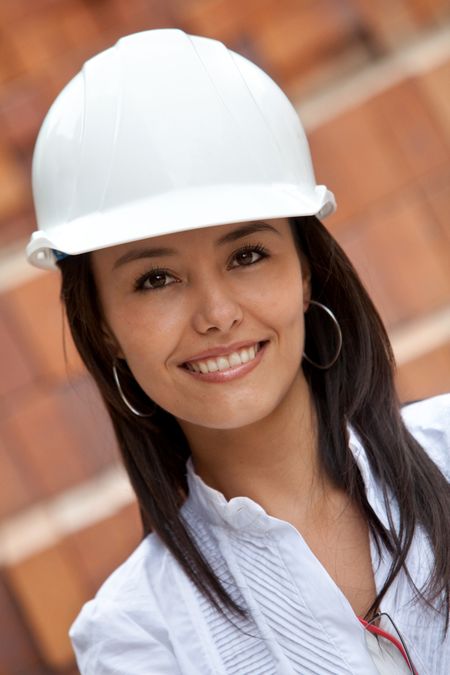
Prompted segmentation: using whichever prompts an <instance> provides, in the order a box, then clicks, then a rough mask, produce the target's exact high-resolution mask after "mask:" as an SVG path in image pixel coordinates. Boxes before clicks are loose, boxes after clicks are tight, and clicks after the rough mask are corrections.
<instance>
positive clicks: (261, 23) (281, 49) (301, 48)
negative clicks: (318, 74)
mask: <svg viewBox="0 0 450 675" xmlns="http://www.w3.org/2000/svg"><path fill="white" fill-rule="evenodd" d="M272 5H274V3H272ZM249 28H250V30H251V35H252V39H253V42H254V44H255V48H256V50H257V51H258V52H259V53H260V54H261V55H262V56H263V58H264V61H265V62H266V63H268V64H270V67H271V70H272V72H274V73H275V75H278V76H281V75H283V74H286V73H289V74H291V75H294V74H295V73H296V71H299V70H303V69H304V68H305V67H308V66H311V65H313V64H314V65H315V66H317V61H318V60H320V59H329V58H330V54H332V53H333V51H339V50H343V49H345V48H346V46H347V44H348V42H349V41H352V40H353V39H356V31H357V29H358V24H357V16H356V14H355V13H354V12H352V11H351V7H350V6H349V3H348V2H344V3H341V4H339V5H338V4H336V3H335V2H334V1H332V0H318V1H316V2H314V3H302V2H300V3H299V2H297V0H290V1H286V2H284V3H276V9H275V8H274V7H273V6H271V7H270V11H266V12H265V13H264V18H263V17H262V16H261V13H260V12H259V11H258V14H257V15H256V17H255V21H253V22H252V23H251V26H250V27H249ZM299 35H301V39H299Z"/></svg>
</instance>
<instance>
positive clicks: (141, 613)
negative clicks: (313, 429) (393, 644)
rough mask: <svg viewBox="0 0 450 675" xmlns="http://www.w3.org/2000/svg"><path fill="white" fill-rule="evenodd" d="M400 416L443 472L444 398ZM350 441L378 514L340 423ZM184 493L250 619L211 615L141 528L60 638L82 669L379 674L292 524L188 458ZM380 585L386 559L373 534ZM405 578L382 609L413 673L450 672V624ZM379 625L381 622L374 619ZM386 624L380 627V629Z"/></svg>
mask: <svg viewBox="0 0 450 675" xmlns="http://www.w3.org/2000/svg"><path fill="white" fill-rule="evenodd" d="M402 414H403V417H404V419H405V421H406V424H407V426H408V428H409V429H410V431H411V432H412V433H413V434H414V435H415V437H416V438H417V440H418V441H419V442H420V443H421V444H422V446H423V447H424V448H425V450H426V451H427V452H428V454H429V455H430V457H431V458H432V459H433V461H434V462H435V463H436V464H437V465H438V466H439V467H440V469H441V470H442V471H443V473H444V474H445V475H446V477H447V480H449V478H450V394H445V395H442V396H437V397H434V398H432V399H427V400H425V401H421V402H418V403H414V404H412V405H410V406H407V407H406V408H404V410H403V413H402ZM350 448H351V450H352V452H353V455H354V457H355V460H356V462H357V464H358V466H359V469H360V471H361V475H362V478H363V480H364V484H365V487H366V494H367V498H368V501H369V503H370V505H371V506H372V508H373V509H374V511H375V513H376V514H377V516H378V517H379V518H380V520H381V521H382V522H383V523H384V524H385V525H387V517H386V512H385V508H384V503H383V497H382V492H381V489H380V487H379V486H378V485H377V481H376V479H375V477H374V476H373V474H372V471H371V469H370V466H369V463H368V461H367V458H366V454H365V452H364V449H363V447H362V445H361V443H360V442H359V440H358V438H357V437H356V435H355V434H354V433H353V432H352V431H351V430H350ZM187 477H188V484H189V498H188V499H187V501H186V502H185V504H184V505H183V507H182V510H181V511H182V515H183V517H184V518H185V520H186V521H187V523H188V524H189V526H190V528H191V529H192V532H193V535H194V536H195V538H196V540H197V543H198V545H199V546H200V549H201V551H202V553H203V554H204V555H205V556H206V558H207V560H208V561H209V563H210V564H211V565H212V567H213V569H214V571H215V573H216V574H217V575H219V577H220V579H221V581H222V582H223V583H224V584H225V586H226V587H227V589H228V590H229V591H230V592H231V595H232V596H233V597H234V598H235V599H236V600H237V601H238V602H240V603H241V604H245V606H246V607H247V608H248V609H249V612H250V613H249V618H248V619H245V620H244V619H237V618H235V617H233V618H232V622H233V623H232V622H230V621H229V620H227V619H226V618H225V617H223V616H222V615H220V614H219V613H218V612H217V611H216V610H215V609H214V608H213V607H212V606H211V605H210V603H209V602H208V601H207V600H206V599H205V598H204V597H203V596H202V595H201V594H200V593H199V591H198V590H197V589H196V587H195V586H194V584H193V583H192V582H191V581H190V580H189V579H188V577H187V575H186V574H185V573H184V571H183V570H182V568H181V567H180V565H179V564H178V563H177V562H176V561H175V560H174V558H173V556H172V555H171V553H170V552H169V551H168V550H167V548H166V547H165V546H164V545H163V544H162V542H161V541H160V539H159V537H158V536H157V535H156V534H150V535H148V536H147V537H146V538H145V539H144V540H143V541H142V542H141V544H140V545H139V546H138V547H137V548H136V550H135V551H134V552H133V553H132V554H131V556H130V557H129V558H128V559H127V560H126V561H125V562H124V563H123V564H122V565H121V566H120V567H119V568H118V569H117V570H116V571H115V572H114V573H113V574H112V575H111V576H110V577H109V578H108V579H107V580H106V582H105V583H104V584H103V586H102V587H101V588H100V590H99V591H98V593H97V595H96V596H95V598H94V599H93V600H91V601H89V602H88V603H86V604H85V605H84V607H83V608H82V610H81V612H80V614H79V615H78V617H77V619H76V621H75V622H74V623H73V625H72V627H71V629H70V632H69V635H70V638H71V640H72V644H73V647H74V650H75V653H76V656H77V662H78V666H79V669H80V672H81V674H82V675H153V674H154V675H168V674H170V675H176V674H180V675H294V674H301V675H344V674H345V675H349V674H352V675H379V673H380V670H379V666H377V665H375V661H374V659H373V658H372V656H371V649H370V648H368V646H367V645H368V643H367V642H366V632H365V630H364V629H363V627H362V625H361V623H360V622H359V620H358V618H357V617H356V616H355V614H354V612H353V610H352V608H351V606H350V604H349V602H348V600H347V599H346V597H345V596H344V594H343V593H342V591H341V590H340V589H339V587H338V586H337V585H336V583H335V582H334V581H333V579H332V578H331V577H330V575H329V574H328V573H327V571H326V570H325V568H324V567H323V566H322V565H321V563H320V562H319V560H318V559H317V558H316V557H315V555H314V554H313V553H312V551H311V550H310V549H309V547H308V545H307V544H306V542H305V541H304V539H303V538H302V536H301V535H300V533H299V532H298V531H297V530H296V529H295V527H293V526H292V525H291V524H290V523H288V522H286V521H283V520H280V519H277V518H274V517H272V516H269V515H268V514H267V513H266V512H265V511H264V509H263V508H262V507H261V506H260V505H259V504H257V503H256V502H254V501H253V500H251V499H249V498H248V497H234V498H233V499H231V500H229V501H227V500H226V499H225V497H224V496H223V495H222V493H220V492H218V491H217V490H214V489H213V488H211V487H209V486H207V485H206V484H205V483H204V482H203V481H202V480H201V478H200V477H199V476H198V475H196V474H195V472H194V470H193V466H192V462H191V461H190V460H189V461H188V463H187ZM371 553H372V562H373V569H374V575H375V583H376V586H377V589H378V590H379V589H380V588H381V587H382V585H383V582H384V580H385V578H386V575H387V572H388V570H389V564H390V560H389V556H388V554H387V552H386V551H384V552H383V551H382V554H381V556H379V555H378V554H377V550H376V547H375V545H374V542H373V541H371ZM431 561H432V557H431V553H430V549H429V546H428V544H427V541H426V537H425V536H424V535H423V533H422V532H421V530H420V528H419V529H418V530H417V532H416V534H415V537H414V542H413V545H412V547H411V550H410V552H409V555H408V559H407V562H408V569H409V572H410V574H411V576H412V578H413V579H414V581H415V583H416V584H417V585H418V586H419V587H420V585H421V583H423V582H425V581H426V579H427V577H428V574H429V571H430V566H431ZM412 598H413V592H412V590H411V586H410V584H409V583H408V581H407V579H406V576H405V573H404V572H403V571H402V572H401V573H400V574H399V575H398V576H397V577H396V579H395V581H394V583H393V584H392V586H391V587H390V589H389V591H388V593H387V595H386V596H385V598H384V600H383V602H382V607H381V610H382V611H384V612H386V613H387V614H389V615H390V616H391V617H392V618H393V620H394V621H395V624H396V626H397V627H398V629H399V630H400V632H401V634H402V637H403V638H404V640H405V642H406V644H407V646H408V650H409V652H410V655H411V657H412V659H413V662H414V664H415V666H416V669H417V671H418V673H419V675H448V673H450V631H449V632H448V634H447V636H446V638H445V640H444V641H443V640H442V627H443V621H442V617H441V616H439V615H438V614H437V612H435V611H434V610H432V609H427V608H426V607H424V605H423V604H420V605H417V604H416V605H414V604H413V603H412V602H411V601H412ZM381 627H383V624H381ZM385 628H386V630H389V627H385Z"/></svg>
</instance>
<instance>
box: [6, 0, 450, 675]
mask: <svg viewBox="0 0 450 675" xmlns="http://www.w3.org/2000/svg"><path fill="white" fill-rule="evenodd" d="M449 20H450V10H449V6H448V2H446V1H443V0H427V1H426V2H425V1H424V0H414V1H412V0H410V1H407V0H389V1H388V0H383V1H382V2H379V3H373V2H370V1H369V0H341V1H339V2H337V1H334V0H316V1H315V2H311V1H309V0H276V1H275V0H247V1H246V2H243V1H242V0H240V1H239V2H238V1H237V0H189V1H187V0H170V1H163V0H160V1H157V0H127V1H125V0H3V1H2V3H1V4H0V354H1V378H0V482H1V489H0V675H19V673H20V674H21V675H23V674H24V673H26V675H38V674H39V675H41V674H44V673H49V674H51V673H67V674H68V675H69V674H71V673H76V672H77V671H76V668H75V664H74V662H73V657H72V653H71V649H70V645H69V642H68V638H67V628H68V626H69V625H70V623H71V621H72V620H73V619H74V617H75V616H76V614H77V613H78V611H79V608H80V606H81V604H82V603H83V602H84V601H85V600H87V599H88V598H90V597H91V596H92V595H93V593H94V592H95V590H96V589H97V588H98V586H99V585H100V583H101V582H102V581H103V580H104V579H105V578H106V576H107V575H108V574H109V573H110V572H111V571H112V570H113V569H114V568H115V567H116V566H117V565H118V564H119V563H120V562H121V561H122V560H124V559H125V558H126V557H127V555H128V554H129V553H130V552H131V551H132V549H133V548H134V547H135V545H136V544H137V543H138V541H139V538H140V523H139V517H138V512H137V507H136V504H135V502H134V500H133V496H132V494H131V491H130V489H129V487H128V486H127V482H126V479H124V477H123V473H122V472H121V469H120V465H119V461H118V453H117V448H116V444H115V441H114V437H113V434H112V430H111V425H110V423H109V421H108V420H107V418H106V415H105V413H104V409H103V406H102V403H101V401H100V399H99V396H98V394H97V393H96V391H95V389H94V387H93V386H92V385H91V383H90V381H89V378H88V377H87V376H86V373H85V371H84V368H83V366H82V365H81V363H80V360H79V358H78V356H77V354H76V352H75V349H74V347H73V345H72V343H71V340H70V337H69V335H68V332H67V326H66V327H65V328H66V332H65V342H66V351H67V354H66V359H65V357H64V350H63V344H62V334H63V327H64V326H65V323H64V317H63V314H62V309H61V306H60V304H59V301H58V290H59V288H58V287H59V278H58V274H57V273H46V272H41V271H34V270H31V269H28V266H27V265H26V264H25V263H24V261H23V248H24V244H25V242H26V240H27V237H28V236H29V233H30V232H31V231H32V230H33V229H34V228H35V223H34V217H33V213H32V206H31V197H30V178H29V176H30V162H31V155H32V148H33V143H34V139H35V136H36V133H37V130H38V128H39V125H40V123H41V121H42V118H43V116H44V114H45V111H46V110H47V108H48V106H49V105H50V103H51V101H52V100H53V99H54V97H55V95H56V94H57V92H58V91H59V90H60V88H61V87H62V85H63V84H65V82H67V80H68V79H70V77H72V76H73V75H74V74H75V73H76V72H77V71H78V70H79V68H80V66H81V65H82V63H83V62H84V60H85V59H86V58H88V57H89V56H91V55H92V54H94V53H96V52H97V51H99V50H101V49H103V48H105V47H107V46H109V45H110V44H111V43H112V42H114V41H115V40H116V39H117V38H118V37H119V36H120V35H122V34H126V33H131V32H134V31H137V30H143V29H146V28H153V27H166V26H177V27H180V28H183V29H185V30H186V31H188V32H191V33H194V34H204V35H209V36H211V37H217V38H219V39H221V40H224V41H226V42H227V44H228V45H229V46H230V47H232V48H235V49H236V50H238V51H240V52H241V53H243V54H245V55H247V56H248V57H249V58H251V59H253V60H255V61H256V62H257V63H259V64H260V65H261V66H262V67H263V68H265V69H266V70H267V71H268V72H269V73H271V75H272V76H273V77H274V78H275V79H276V80H277V81H278V82H279V83H280V84H281V85H282V86H283V87H284V88H285V89H286V91H287V92H288V93H289V95H290V96H291V98H292V100H293V101H294V102H295V103H296V104H298V107H299V110H300V112H301V114H302V118H303V119H304V120H305V123H306V125H307V128H308V130H309V137H310V141H311V146H312V151H313V157H314V160H315V167H316V174H317V178H318V180H319V182H323V183H326V184H327V185H329V186H330V188H331V189H333V191H334V192H335V194H336V196H337V199H338V202H339V209H338V211H337V213H336V214H335V215H334V216H333V217H332V218H330V219H329V220H328V221H327V224H328V225H329V227H330V229H331V231H332V232H333V234H334V235H335V236H336V237H337V238H338V240H339V241H340V242H341V243H342V245H343V246H344V248H345V249H346V251H347V252H348V253H349V255H350V257H351V258H352V260H353V261H354V263H355V265H356V267H357V269H358V270H359V272H360V274H361V276H362V278H363V279H364V281H365V282H366V284H367V286H368V288H369V290H370V292H371V294H372V296H373V298H374V300H375V302H376V304H377V306H378V308H379V309H380V312H381V314H382V316H383V318H384V320H385V322H386V325H387V326H388V329H389V331H390V334H391V336H392V340H393V344H394V347H395V349H396V353H397V358H398V364H399V368H398V387H399V391H400V395H401V397H402V398H403V399H405V400H406V399H408V400H409V399H414V398H420V397H423V396H428V395H432V394H435V393H439V392H443V391H448V390H449V389H450V337H449V334H450V300H449V299H450V265H449V259H450V256H449V252H450V251H449V249H450V227H449V224H448V213H449V207H450V188H449V185H450V181H449V179H450V104H449V99H448V95H447V92H448V82H449V80H450V50H449V49H448V47H447V46H446V45H447V44H449V40H448V37H449V35H450V33H449V30H450V26H449Z"/></svg>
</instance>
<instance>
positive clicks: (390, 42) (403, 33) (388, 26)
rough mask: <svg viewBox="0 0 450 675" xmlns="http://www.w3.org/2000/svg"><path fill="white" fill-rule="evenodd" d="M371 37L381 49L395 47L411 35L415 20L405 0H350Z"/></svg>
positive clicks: (414, 27) (414, 28)
mask: <svg viewBox="0 0 450 675" xmlns="http://www.w3.org/2000/svg"><path fill="white" fill-rule="evenodd" d="M352 2H353V4H354V5H355V7H357V8H358V10H359V12H360V16H361V20H362V23H363V25H364V28H365V29H366V31H367V32H368V33H369V34H370V36H371V39H372V40H373V41H374V42H376V44H378V45H379V47H380V48H382V49H395V48H397V47H398V45H399V44H401V43H402V41H405V39H406V38H408V37H409V36H411V35H413V34H414V33H415V32H416V30H417V27H416V21H415V20H414V17H413V16H412V13H411V9H410V7H409V4H408V2H405V0H378V2H377V3H374V2H372V0H352Z"/></svg>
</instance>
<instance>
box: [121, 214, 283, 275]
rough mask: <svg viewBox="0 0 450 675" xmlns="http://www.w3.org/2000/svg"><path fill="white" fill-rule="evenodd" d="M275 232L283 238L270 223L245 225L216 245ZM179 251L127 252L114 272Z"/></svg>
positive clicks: (145, 250) (134, 250)
mask: <svg viewBox="0 0 450 675" xmlns="http://www.w3.org/2000/svg"><path fill="white" fill-rule="evenodd" d="M265 231H268V232H274V233H275V234H277V235H278V236H281V234H280V232H278V230H276V229H275V228H274V227H272V225H269V223H263V222H260V221H258V222H256V223H247V224H245V225H242V226H241V227H237V228H236V229H234V230H231V232H227V234H224V235H222V236H221V237H219V239H217V240H216V242H215V244H216V246H223V245H224V244H228V243H230V242H233V241H237V240H238V239H242V238H243V237H246V236H248V235H249V234H253V233H254V232H265ZM178 253H179V251H177V250H176V249H174V248H167V247H161V246H159V247H155V248H147V247H146V248H138V249H132V250H131V251H127V253H125V254H124V255H122V256H120V258H118V259H117V260H116V261H115V263H114V265H113V270H115V269H117V268H118V267H120V266H121V265H125V263H128V262H132V261H133V260H141V259H142V258H158V257H161V256H171V255H177V254H178Z"/></svg>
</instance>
